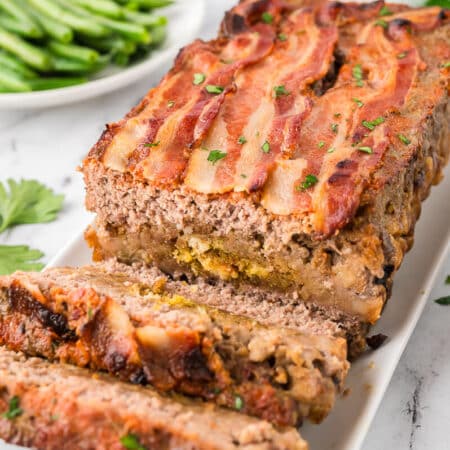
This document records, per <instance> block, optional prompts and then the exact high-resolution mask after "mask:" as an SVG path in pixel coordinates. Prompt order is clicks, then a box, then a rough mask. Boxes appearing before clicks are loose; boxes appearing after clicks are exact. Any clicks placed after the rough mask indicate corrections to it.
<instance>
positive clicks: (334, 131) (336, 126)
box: [331, 123, 339, 134]
mask: <svg viewBox="0 0 450 450" xmlns="http://www.w3.org/2000/svg"><path fill="white" fill-rule="evenodd" d="M331 131H332V132H333V133H335V134H337V132H338V131H339V124H337V123H332V124H331Z"/></svg>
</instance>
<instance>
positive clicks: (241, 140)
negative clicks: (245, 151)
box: [238, 136, 247, 145]
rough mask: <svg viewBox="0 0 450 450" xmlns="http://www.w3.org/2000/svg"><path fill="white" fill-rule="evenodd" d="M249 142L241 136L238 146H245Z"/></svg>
mask: <svg viewBox="0 0 450 450" xmlns="http://www.w3.org/2000/svg"><path fill="white" fill-rule="evenodd" d="M246 142H247V139H245V136H239V139H238V144H241V145H244V144H245V143H246Z"/></svg>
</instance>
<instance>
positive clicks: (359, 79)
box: [352, 64, 364, 87]
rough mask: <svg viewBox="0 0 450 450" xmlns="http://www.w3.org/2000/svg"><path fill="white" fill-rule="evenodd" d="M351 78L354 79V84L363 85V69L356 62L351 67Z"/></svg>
mask: <svg viewBox="0 0 450 450" xmlns="http://www.w3.org/2000/svg"><path fill="white" fill-rule="evenodd" d="M352 75H353V78H354V79H355V80H356V86H359V87H362V86H364V82H363V70H362V66H361V64H356V65H355V66H354V67H353V69H352Z"/></svg>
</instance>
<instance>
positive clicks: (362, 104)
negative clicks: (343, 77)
mask: <svg viewBox="0 0 450 450" xmlns="http://www.w3.org/2000/svg"><path fill="white" fill-rule="evenodd" d="M352 100H353V101H354V102H355V103H356V104H357V105H358V108H362V107H363V106H364V103H363V102H362V101H361V100H360V99H359V98H355V97H353V98H352Z"/></svg>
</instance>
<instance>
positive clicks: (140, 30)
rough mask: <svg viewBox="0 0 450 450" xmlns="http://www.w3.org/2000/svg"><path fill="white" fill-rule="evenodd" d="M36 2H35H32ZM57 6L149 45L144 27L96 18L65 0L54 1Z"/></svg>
mask: <svg viewBox="0 0 450 450" xmlns="http://www.w3.org/2000/svg"><path fill="white" fill-rule="evenodd" d="M33 1H36V0H33ZM56 1H57V2H58V4H60V5H63V6H65V7H66V8H67V9H69V10H70V11H72V12H73V13H74V14H79V15H80V16H83V17H85V18H86V19H90V20H92V21H96V22H98V23H99V24H101V25H104V26H105V27H107V28H109V29H110V30H112V31H115V32H116V33H118V34H120V35H121V36H124V37H126V38H128V39H130V40H132V41H135V42H138V43H142V44H149V43H150V40H151V37H150V34H149V33H148V31H147V30H146V29H145V27H143V26H141V25H138V24H135V23H128V22H119V21H118V20H113V19H108V18H106V17H103V16H98V15H95V14H93V13H89V12H88V11H86V10H83V9H81V8H78V7H77V6H75V5H73V3H72V2H70V1H67V0H56Z"/></svg>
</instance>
